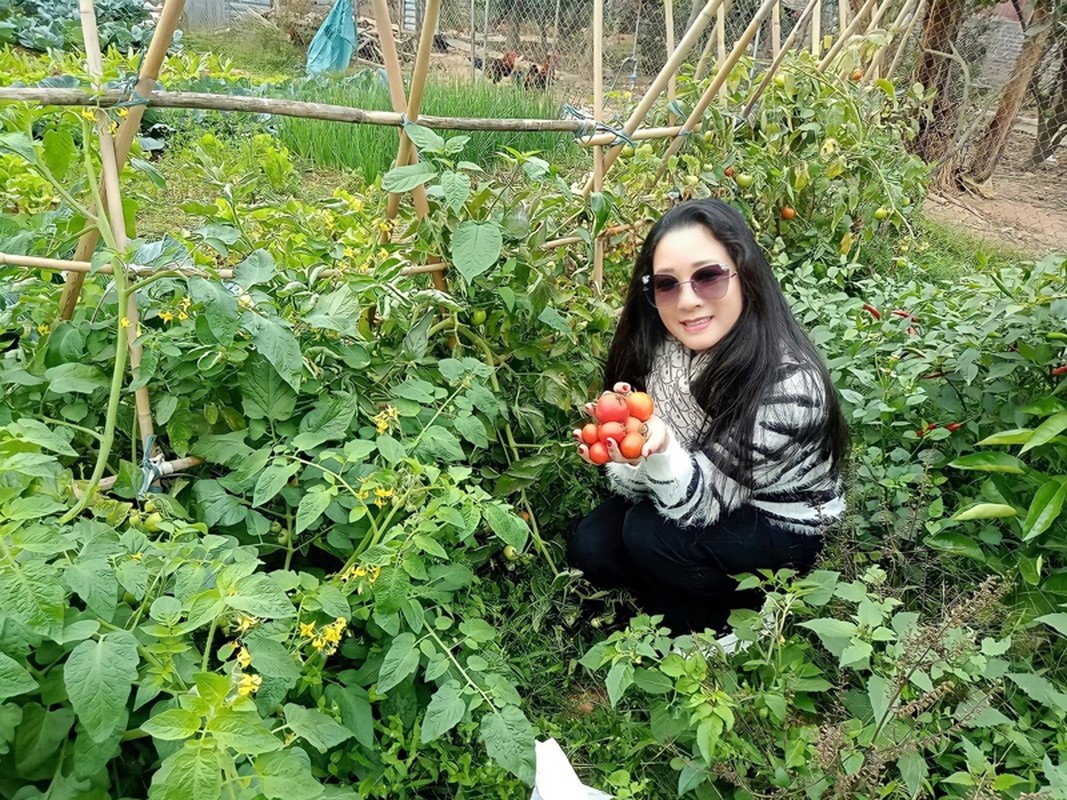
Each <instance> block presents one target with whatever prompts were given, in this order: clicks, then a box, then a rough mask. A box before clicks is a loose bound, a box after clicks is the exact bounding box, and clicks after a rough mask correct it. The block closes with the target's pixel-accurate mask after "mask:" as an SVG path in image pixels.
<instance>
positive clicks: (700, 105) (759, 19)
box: [656, 0, 778, 181]
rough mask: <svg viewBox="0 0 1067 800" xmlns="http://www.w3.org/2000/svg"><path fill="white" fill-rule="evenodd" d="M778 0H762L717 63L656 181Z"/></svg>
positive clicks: (672, 145)
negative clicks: (716, 67)
mask: <svg viewBox="0 0 1067 800" xmlns="http://www.w3.org/2000/svg"><path fill="white" fill-rule="evenodd" d="M776 2H778V0H763V5H761V6H760V7H759V10H758V11H756V14H755V16H754V17H752V21H751V22H749V23H748V27H747V28H745V32H744V33H742V34H741V38H740V39H738V40H737V42H736V43H735V44H734V48H733V50H731V51H730V55H729V56H727V57H726V60H725V61H723V62H722V63H720V64H719V71H718V72H717V73H716V74H715V78H714V80H712V82H711V83H710V84H708V88H707V89H705V90H704V94H703V95H701V97H700V100H699V102H697V104H696V106H695V107H694V108H693V111H692V112H691V113H690V114H689V118H688V119H687V120H686V121H685V122H683V123H682V135H679V136H677V137H676V138H675V140H674V141H673V142H671V144H670V146H669V147H668V148H667V152H666V153H664V154H663V163H662V164H660V168H659V171H658V172H657V173H656V180H657V181H658V180H659V179H660V178H662V177H663V174H664V173H665V172H666V171H667V161H668V160H669V159H670V157H671V156H673V155H674V154H675V153H677V152H678V151H679V150H681V149H682V145H683V144H685V135H684V134H685V133H686V132H687V131H692V130H693V129H694V128H695V127H696V125H697V124H698V123H699V122H700V121H701V120H702V119H704V112H705V111H706V110H707V108H708V106H709V105H711V101H712V100H713V99H715V95H716V93H717V92H718V91H719V90H720V89H721V88H722V86H723V85H724V84H725V83H726V79H727V78H728V77H729V76H730V71H731V70H732V69H733V68H734V66H735V65H736V64H737V62H738V61H740V60H741V56H742V55H743V54H744V52H745V50H747V49H748V46H749V44H751V42H752V39H753V38H754V37H755V36H756V31H758V30H759V29H760V26H761V25H762V24H763V20H764V19H765V18H766V17H767V15H768V14H770V13H771V8H772V7H773V6H774V4H775V3H776Z"/></svg>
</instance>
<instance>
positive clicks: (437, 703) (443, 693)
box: [421, 681, 467, 744]
mask: <svg viewBox="0 0 1067 800" xmlns="http://www.w3.org/2000/svg"><path fill="white" fill-rule="evenodd" d="M466 712H467V704H466V703H464V702H463V698H462V697H460V696H459V683H457V682H456V681H449V682H448V683H446V684H445V685H444V686H442V687H440V688H439V689H438V690H437V691H436V692H434V695H433V697H431V698H430V704H429V705H428V706H426V716H424V717H423V719H422V739H421V742H422V744H426V743H427V742H432V741H433V740H434V739H436V738H438V737H439V736H443V735H444V734H446V733H448V732H449V731H450V730H452V729H453V728H454V727H456V725H458V724H459V723H460V722H461V721H462V720H463V715H464V714H465V713H466Z"/></svg>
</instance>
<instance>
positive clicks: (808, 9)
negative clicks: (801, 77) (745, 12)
mask: <svg viewBox="0 0 1067 800" xmlns="http://www.w3.org/2000/svg"><path fill="white" fill-rule="evenodd" d="M818 2H819V0H808V4H807V5H806V6H804V11H803V12H802V13H801V15H800V18H799V19H798V20H797V24H796V25H794V26H793V30H791V31H790V32H789V36H787V37H786V40H785V45H784V46H783V47H782V49H781V50H780V51H779V52H778V55H777V56H776V57H775V59H774V61H772V62H771V65H770V67H768V68H767V73H766V74H765V75H764V76H763V80H762V81H760V85H759V86H757V87H756V91H755V92H753V93H752V97H751V98H749V101H748V105H746V106H745V110H744V111H742V112H741V119H748V117H749V115H750V114H751V113H752V109H753V108H755V107H756V103H757V102H759V99H760V96H761V95H762V94H763V92H764V91H765V90H766V89H767V87H768V86H770V83H771V81H772V80H774V74H775V73H776V72H777V71H778V68H779V67H780V66H781V65H782V62H783V61H785V57H786V54H787V53H789V50H790V48H791V47H792V46H793V42H795V41H796V40H797V38H798V36H799V34H800V31H801V30H803V28H804V26H805V25H806V24H807V21H808V17H810V16H811V15H812V14H813V13H814V12H815V6H816V4H818ZM775 7H776V8H777V6H775Z"/></svg>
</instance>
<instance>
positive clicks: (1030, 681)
mask: <svg viewBox="0 0 1067 800" xmlns="http://www.w3.org/2000/svg"><path fill="white" fill-rule="evenodd" d="M1007 677H1008V678H1010V679H1011V680H1012V681H1014V682H1015V684H1016V685H1017V686H1018V687H1019V688H1020V689H1022V690H1023V691H1024V692H1026V694H1027V695H1028V696H1029V697H1030V699H1032V700H1036V701H1037V702H1038V703H1041V704H1042V705H1045V706H1048V707H1049V708H1054V709H1057V710H1059V711H1067V694H1065V693H1064V692H1062V691H1060V690H1059V689H1057V688H1056V685H1055V684H1054V683H1052V681H1050V680H1049V679H1048V678H1045V677H1042V676H1041V675H1035V674H1033V673H1032V672H1009V673H1008V674H1007Z"/></svg>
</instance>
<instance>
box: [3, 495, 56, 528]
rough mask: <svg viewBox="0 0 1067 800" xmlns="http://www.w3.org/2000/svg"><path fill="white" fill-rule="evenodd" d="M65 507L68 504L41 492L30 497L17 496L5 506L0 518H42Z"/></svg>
mask: <svg viewBox="0 0 1067 800" xmlns="http://www.w3.org/2000/svg"><path fill="white" fill-rule="evenodd" d="M65 509H66V506H65V505H63V504H62V503H59V502H57V501H55V500H53V499H52V498H51V497H45V496H44V495H40V494H37V495H30V496H29V497H16V498H15V499H14V500H12V501H11V502H10V503H8V504H7V505H5V506H4V507H3V514H0V519H3V520H5V521H10V522H14V521H16V520H27V519H40V518H41V517H47V516H48V515H49V514H55V513H57V512H59V511H64V510H65Z"/></svg>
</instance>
